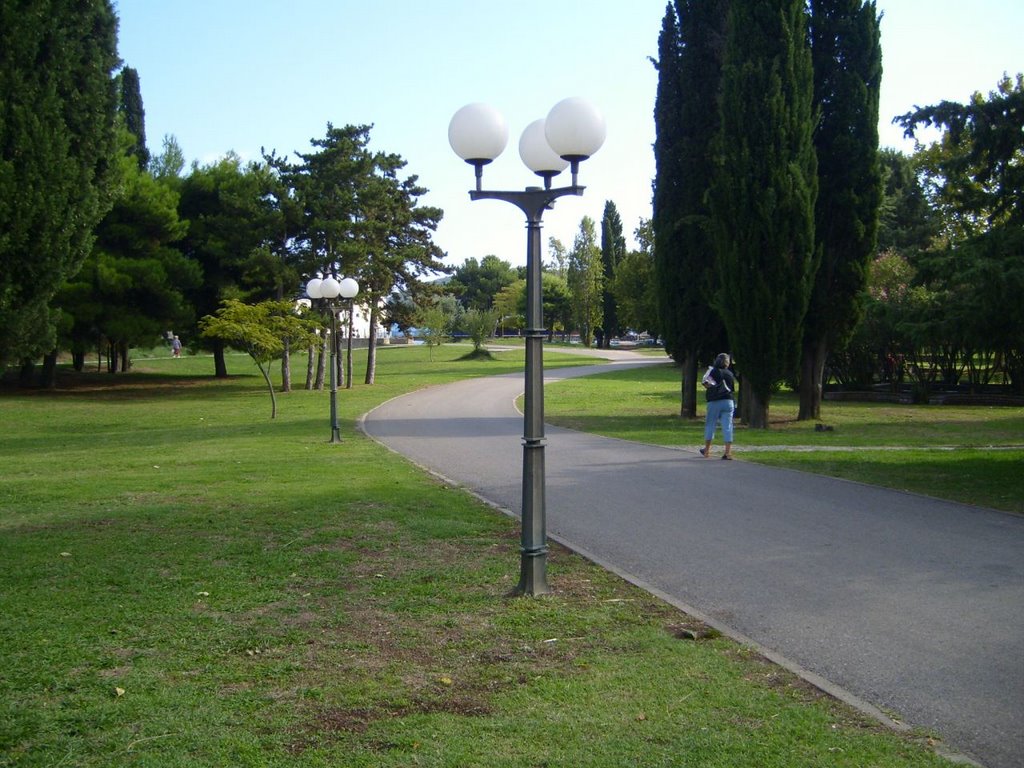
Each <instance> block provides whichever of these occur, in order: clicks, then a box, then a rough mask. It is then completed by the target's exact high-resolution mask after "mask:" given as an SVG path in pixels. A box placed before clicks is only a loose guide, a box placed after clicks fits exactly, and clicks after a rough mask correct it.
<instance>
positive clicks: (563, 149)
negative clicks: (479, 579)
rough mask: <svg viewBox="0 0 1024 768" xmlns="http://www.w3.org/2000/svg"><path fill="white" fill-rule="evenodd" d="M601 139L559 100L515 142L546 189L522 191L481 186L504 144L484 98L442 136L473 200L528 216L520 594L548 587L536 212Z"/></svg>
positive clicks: (586, 111)
mask: <svg viewBox="0 0 1024 768" xmlns="http://www.w3.org/2000/svg"><path fill="white" fill-rule="evenodd" d="M604 139H605V122H604V118H603V117H602V116H601V114H600V112H598V111H597V110H596V109H595V108H594V107H593V106H592V105H591V104H589V103H588V102H586V101H584V100H583V99H579V98H570V99H564V100H563V101H560V102H558V104H556V105H555V106H554V107H553V108H552V109H551V111H550V112H549V113H548V115H547V118H546V119H543V120H537V121H535V122H533V123H531V124H530V125H529V126H527V128H526V130H525V131H523V134H522V137H521V138H520V140H519V156H520V158H521V159H522V161H523V163H524V164H525V165H526V166H527V168H529V169H530V170H531V171H533V172H534V173H535V174H537V175H538V176H540V177H541V178H542V179H543V180H544V187H543V188H540V187H527V188H526V189H525V190H523V191H488V190H484V189H483V188H482V184H483V168H484V166H485V165H487V164H489V163H490V162H491V161H493V160H494V159H495V158H497V157H498V156H499V155H500V154H501V153H502V152H503V151H504V149H505V146H506V144H507V143H508V125H507V123H506V122H505V118H504V117H503V116H502V115H501V113H499V112H498V111H497V110H495V109H494V108H492V107H490V106H488V105H486V104H468V105H466V106H465V107H463V108H462V109H460V110H459V111H458V112H456V113H455V115H454V116H453V117H452V120H451V123H450V124H449V126H448V141H449V143H450V144H451V146H452V149H453V150H455V154H457V155H458V156H459V157H461V158H462V159H463V160H465V161H466V162H467V163H469V164H470V165H472V166H473V168H474V170H475V174H476V189H474V190H472V191H470V193H469V196H470V199H471V200H474V201H475V200H504V201H505V202H508V203H512V204H513V205H515V206H516V207H518V208H519V209H520V210H521V211H522V212H523V213H524V214H525V215H526V227H527V237H526V326H527V327H526V331H525V334H526V371H525V374H526V388H525V404H524V405H525V407H524V410H523V503H522V507H523V508H522V541H521V549H520V553H521V560H520V577H519V585H518V587H517V588H516V591H517V592H518V593H519V594H524V595H541V594H546V593H548V592H550V591H551V590H550V588H549V587H548V582H547V552H548V549H547V531H546V525H547V524H546V510H545V497H544V486H545V478H544V443H545V440H544V360H543V342H544V336H545V329H544V319H543V302H542V296H541V218H542V217H543V215H544V211H546V210H547V209H548V208H550V207H551V206H552V205H553V204H554V202H555V200H557V199H558V198H559V197H563V196H565V195H582V194H583V190H584V187H582V186H580V185H579V184H578V182H577V174H578V172H579V164H580V163H581V162H582V161H583V160H586V159H587V158H588V157H590V156H591V155H593V154H594V153H595V152H596V151H597V150H598V149H600V147H601V145H602V144H603V143H604ZM566 168H570V169H571V174H572V184H571V185H570V186H568V187H559V188H554V189H553V188H552V187H551V182H552V179H554V177H555V176H557V175H558V174H559V173H561V172H562V171H564V170H565V169H566Z"/></svg>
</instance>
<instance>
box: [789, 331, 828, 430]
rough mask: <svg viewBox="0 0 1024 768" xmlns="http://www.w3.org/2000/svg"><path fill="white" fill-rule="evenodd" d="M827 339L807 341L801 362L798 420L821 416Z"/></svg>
mask: <svg viewBox="0 0 1024 768" xmlns="http://www.w3.org/2000/svg"><path fill="white" fill-rule="evenodd" d="M827 353H828V350H827V349H826V347H825V340H824V339H818V340H813V341H805V342H804V349H803V358H802V360H801V362H800V412H799V413H798V414H797V417H796V419H797V421H809V420H812V419H820V418H821V392H822V385H823V384H824V382H823V381H822V377H823V376H824V375H825V356H826V354H827Z"/></svg>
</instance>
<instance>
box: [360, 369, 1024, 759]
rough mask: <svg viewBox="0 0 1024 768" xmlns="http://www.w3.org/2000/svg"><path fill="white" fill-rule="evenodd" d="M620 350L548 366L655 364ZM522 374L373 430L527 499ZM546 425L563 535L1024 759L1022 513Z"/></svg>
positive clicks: (488, 489)
mask: <svg viewBox="0 0 1024 768" xmlns="http://www.w3.org/2000/svg"><path fill="white" fill-rule="evenodd" d="M616 357H617V358H618V359H619V360H620V362H618V363H609V364H606V365H598V366H588V367H586V368H574V369H564V370H548V371H546V373H545V378H546V380H547V381H549V382H550V381H556V380H558V379H563V378H569V377H576V376H582V375H589V374H593V373H598V372H601V371H606V370H611V369H613V368H622V367H623V366H637V365H647V364H651V363H656V362H660V361H658V360H654V359H650V358H648V359H637V358H638V357H639V356H635V355H634V356H629V355H628V354H621V353H620V354H618V355H616ZM630 357H632V360H630V359H629V358H630ZM522 390H523V377H522V374H516V375H511V376H499V377H493V378H488V379H477V380H472V381H463V382H458V383H455V384H451V385H445V386H441V387H434V388H430V389H426V390H421V391H419V392H415V393H412V394H409V395H406V396H403V397H400V398H396V399H395V400H392V401H390V402H388V403H386V404H384V405H382V406H380V407H379V408H377V409H375V410H374V411H372V412H371V413H369V414H367V415H366V416H365V417H364V420H363V429H364V431H365V432H366V433H367V434H368V435H370V436H371V437H374V438H375V439H377V440H379V441H380V442H382V443H384V444H385V445H387V446H389V447H391V448H392V449H393V450H395V451H397V452H399V453H401V454H404V455H406V456H408V457H409V458H411V459H412V460H413V461H415V462H417V463H419V464H421V465H423V466H425V467H427V468H428V469H430V470H432V471H434V472H437V473H439V474H441V475H444V476H445V477H447V478H449V479H451V480H452V481H454V482H456V483H459V484H461V485H464V486H466V487H467V488H469V489H471V490H473V491H474V492H476V493H477V494H479V495H480V496H482V497H483V498H485V499H487V500H489V501H491V502H492V503H494V504H496V505H498V506H500V507H503V508H505V509H508V510H511V511H512V512H514V513H516V514H518V512H519V510H520V493H521V464H522V447H521V442H520V437H521V435H522V429H523V425H522V417H521V416H520V414H519V413H518V412H517V411H516V408H515V404H514V401H515V398H516V397H517V396H518V395H519V394H520V393H521V392H522ZM546 429H547V438H548V442H547V450H546V464H547V521H548V532H549V534H551V535H552V537H553V538H557V539H559V540H561V541H563V542H565V543H567V544H568V545H569V546H571V547H573V548H574V549H577V550H578V551H581V552H582V553H584V554H586V555H588V556H590V557H592V558H593V559H595V560H596V561H597V562H599V563H601V564H602V565H604V566H606V567H609V568H611V569H613V570H615V571H616V572H618V573H620V574H622V575H624V576H626V577H627V578H630V579H631V580H633V581H635V582H637V583H639V584H641V585H642V586H644V587H646V588H648V589H650V590H651V591H654V592H655V593H656V594H659V595H660V596H662V597H665V598H666V599H668V600H669V601H671V602H673V603H675V604H676V605H679V606H681V607H684V608H686V609H689V610H690V611H692V612H693V613H695V614H696V615H697V616H698V617H701V618H704V619H706V620H708V621H710V622H711V623H712V624H714V625H715V626H718V627H719V628H723V629H725V630H726V631H727V632H728V633H729V634H731V635H733V636H735V637H739V638H741V639H743V640H750V641H752V642H753V643H755V644H757V645H758V647H760V648H762V649H763V650H767V652H768V654H769V655H770V656H771V657H772V658H773V659H775V660H776V661H779V662H781V663H783V664H784V665H786V666H789V667H790V668H793V669H796V670H798V671H800V672H801V673H803V674H805V676H807V677H808V678H809V679H811V680H812V682H816V684H819V685H820V686H822V687H824V688H825V689H826V690H831V691H832V692H833V693H836V694H837V695H839V696H840V697H845V698H847V699H848V700H851V701H852V702H853V703H857V704H861V705H864V708H866V709H867V710H869V711H871V710H872V708H873V707H877V708H878V709H879V710H882V711H885V712H888V713H892V714H893V717H894V718H898V719H899V720H901V721H903V722H906V723H908V724H909V725H911V726H914V727H920V728H925V729H928V730H930V731H934V732H937V733H938V734H940V735H941V737H942V738H943V739H944V740H945V742H946V744H947V745H948V746H949V747H950V748H951V749H954V750H957V751H959V752H962V753H965V754H969V755H971V756H972V757H974V758H975V759H976V760H978V761H980V762H981V763H982V764H984V765H986V766H988V767H989V768H1019V766H1021V765H1022V764H1024V763H1022V756H1024V518H1021V517H1017V516H1013V515H1009V514H1004V513H1001V512H997V511H995V510H989V509H983V508H978V507H971V506H967V505H962V504H955V503H951V502H944V501H938V500H934V499H929V498H926V497H923V496H917V495H913V494H906V493H901V492H897V491H891V490H886V489H882V488H876V487H873V486H866V485H861V484H858V483H852V482H848V481H843V480H837V479H832V478H826V477H820V476H816V475H810V474H805V473H799V472H793V471H789V470H780V469H774V468H769V467H763V466H759V465H756V464H752V463H747V462H743V461H734V462H724V461H715V460H707V459H702V458H701V457H699V456H698V455H697V453H696V452H695V451H681V450H679V449H672V448H662V447H657V446H650V445H641V444H636V443H627V442H623V441H620V440H614V439H609V438H602V437H597V436H594V435H588V434H584V433H579V432H573V431H570V430H564V429H558V428H554V427H550V426H548V427H547V428H546ZM552 582H553V584H554V585H555V586H556V587H557V573H556V574H553V575H552ZM876 714H877V715H878V716H880V717H884V715H882V714H881V712H879V711H877V710H876Z"/></svg>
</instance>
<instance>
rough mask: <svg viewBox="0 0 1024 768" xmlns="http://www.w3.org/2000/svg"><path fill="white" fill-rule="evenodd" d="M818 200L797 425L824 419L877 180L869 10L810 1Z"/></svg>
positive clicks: (867, 5) (860, 284)
mask: <svg viewBox="0 0 1024 768" xmlns="http://www.w3.org/2000/svg"><path fill="white" fill-rule="evenodd" d="M811 53H812V59H813V63H814V103H815V106H816V108H817V110H818V113H819V120H818V125H817V127H816V128H815V130H814V148H815V151H816V154H817V158H818V199H817V203H816V207H815V222H814V231H815V238H816V244H817V250H818V252H819V253H820V255H821V262H820V266H819V267H818V269H817V273H816V275H815V279H814V288H813V290H812V292H811V297H810V303H809V305H808V310H807V316H806V318H805V319H804V335H803V353H802V356H801V373H800V411H799V414H798V416H797V418H798V419H818V418H821V394H822V384H823V381H822V379H823V378H824V372H825V361H826V359H827V356H828V351H829V350H830V349H835V348H839V347H842V346H843V345H844V344H846V342H847V341H848V340H849V338H850V334H851V333H852V332H853V329H854V328H855V327H856V325H857V323H858V322H859V321H860V318H861V315H862V312H863V295H864V286H865V283H866V281H867V271H868V264H869V261H870V259H871V257H872V256H873V255H874V251H875V242H876V237H877V233H878V211H879V205H880V203H881V199H882V173H881V167H880V164H879V157H878V97H879V92H880V89H881V85H882V48H881V43H880V31H879V18H878V12H877V10H876V7H875V3H874V2H864V1H863V0H811Z"/></svg>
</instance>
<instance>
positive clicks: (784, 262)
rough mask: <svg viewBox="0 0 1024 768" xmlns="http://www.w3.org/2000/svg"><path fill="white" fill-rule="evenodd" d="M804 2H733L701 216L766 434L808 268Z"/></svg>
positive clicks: (812, 189)
mask: <svg viewBox="0 0 1024 768" xmlns="http://www.w3.org/2000/svg"><path fill="white" fill-rule="evenodd" d="M806 25H807V19H806V16H805V9H804V2H803V0H785V2H780V3H764V2H761V1H760V0H732V2H731V4H730V12H729V24H728V29H729V33H728V38H727V43H726V52H725V67H724V70H723V74H722V93H721V116H722V124H721V132H720V134H719V139H718V142H717V149H718V156H719V166H718V168H717V171H716V173H715V176H714V180H713V183H712V187H711V197H710V202H711V214H712V225H713V231H714V236H715V237H714V239H715V246H716V249H715V250H716V266H717V276H718V285H719V290H718V292H717V295H716V306H717V307H718V308H719V311H720V313H721V316H722V319H723V321H724V323H725V326H726V328H727V330H728V333H729V341H730V344H731V345H732V351H733V353H734V356H735V359H736V361H737V366H738V367H739V369H740V373H741V374H742V378H743V382H744V387H743V392H744V401H745V402H744V404H743V405H744V407H745V408H747V409H748V410H747V416H748V419H749V423H750V425H751V426H752V427H755V428H767V427H768V406H769V403H770V400H771V395H772V389H773V387H774V386H775V385H776V383H777V382H778V381H780V380H781V379H782V378H783V377H785V376H787V375H791V374H792V373H793V372H794V371H795V370H796V367H797V362H798V360H799V353H800V342H801V339H802V337H803V319H804V315H805V313H806V311H807V303H808V299H809V297H810V293H811V286H812V283H813V279H814V274H815V270H816V268H817V262H818V259H817V253H816V250H815V242H814V204H815V200H816V198H817V162H816V159H815V153H814V144H813V142H812V134H813V130H814V126H815V114H814V109H813V86H814V83H813V72H812V67H811V52H810V46H809V44H808V39H807V29H806Z"/></svg>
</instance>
